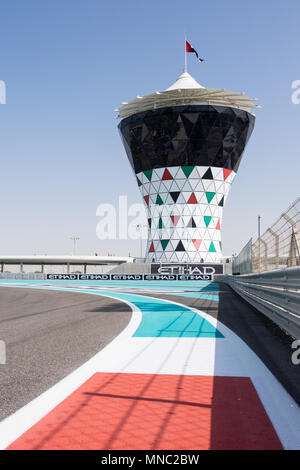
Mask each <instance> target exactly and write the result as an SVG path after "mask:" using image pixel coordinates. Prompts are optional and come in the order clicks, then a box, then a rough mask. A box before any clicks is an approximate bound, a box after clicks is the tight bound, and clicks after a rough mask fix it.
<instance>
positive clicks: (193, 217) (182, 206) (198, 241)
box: [136, 166, 235, 262]
mask: <svg viewBox="0 0 300 470" xmlns="http://www.w3.org/2000/svg"><path fill="white" fill-rule="evenodd" d="M136 177H137V181H138V184H139V188H140V191H141V194H142V197H143V200H144V203H145V205H146V206H147V211H148V215H147V217H148V223H149V235H148V244H147V251H146V259H147V261H153V260H154V261H164V262H178V261H181V262H208V261H210V262H217V261H220V258H221V256H222V246H221V230H220V229H221V224H222V215H223V206H224V204H225V201H226V198H227V196H228V193H229V189H230V186H231V183H232V181H233V179H234V177H235V172H234V171H232V170H228V169H225V168H217V167H206V166H185V167H184V166H183V167H180V166H177V167H168V168H157V169H154V170H148V171H145V172H140V173H138V174H137V175H136Z"/></svg>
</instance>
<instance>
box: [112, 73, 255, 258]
mask: <svg viewBox="0 0 300 470" xmlns="http://www.w3.org/2000/svg"><path fill="white" fill-rule="evenodd" d="M255 107H258V106H257V105H256V104H255V102H254V100H253V99H251V98H248V97H247V96H245V94H242V93H236V92H230V91H226V90H224V89H222V90H215V89H209V88H205V87H203V86H201V85H200V84H199V83H197V82H196V80H195V79H194V78H193V77H191V75H189V74H188V73H187V72H184V73H183V74H182V75H181V76H180V77H179V78H178V80H177V81H176V82H175V83H174V84H173V85H172V86H170V87H169V88H168V89H167V90H165V91H161V92H156V93H152V94H150V95H146V96H143V97H141V96H139V97H137V98H136V99H134V100H132V101H130V102H128V103H124V104H123V106H122V107H121V108H120V110H119V116H118V117H119V118H121V122H120V124H119V130H120V134H121V136H122V140H123V143H124V147H125V150H126V153H127V156H128V159H129V162H130V164H131V166H132V169H133V171H134V174H135V176H136V180H137V183H138V186H139V189H140V191H141V195H142V198H143V200H144V203H145V205H146V209H147V218H148V224H149V236H148V244H147V251H146V259H147V260H148V261H153V260H155V261H159V262H175V263H177V262H218V261H220V258H221V256H222V245H221V224H222V215H223V207H224V204H225V201H226V198H227V196H228V192H229V189H230V186H231V183H232V181H233V179H234V177H235V175H236V172H237V170H238V167H239V164H240V160H241V157H242V154H243V151H244V149H245V146H246V144H247V142H248V139H249V137H250V135H251V133H252V131H253V128H254V122H255V116H254V114H253V113H252V110H253V108H255Z"/></svg>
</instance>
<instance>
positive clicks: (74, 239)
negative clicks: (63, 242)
mask: <svg viewBox="0 0 300 470" xmlns="http://www.w3.org/2000/svg"><path fill="white" fill-rule="evenodd" d="M70 240H73V256H75V254H76V242H77V240H80V237H70Z"/></svg>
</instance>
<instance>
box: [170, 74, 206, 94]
mask: <svg viewBox="0 0 300 470" xmlns="http://www.w3.org/2000/svg"><path fill="white" fill-rule="evenodd" d="M193 88H204V87H203V86H202V85H200V84H199V83H198V82H196V80H195V79H194V78H193V77H192V76H191V75H190V74H189V73H188V72H186V71H184V72H183V73H182V74H181V75H180V76H179V77H178V78H177V80H176V82H174V83H173V85H171V86H169V88H167V89H166V91H169V90H178V89H193Z"/></svg>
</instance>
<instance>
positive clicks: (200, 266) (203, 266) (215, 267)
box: [151, 263, 224, 280]
mask: <svg viewBox="0 0 300 470" xmlns="http://www.w3.org/2000/svg"><path fill="white" fill-rule="evenodd" d="M223 268H224V266H223V264H222V263H214V264H211V263H197V264H194V263H191V264H189V263H152V264H151V273H152V274H178V275H187V276H195V275H197V276H198V275H200V276H214V275H215V274H223ZM205 280H206V279H205Z"/></svg>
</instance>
